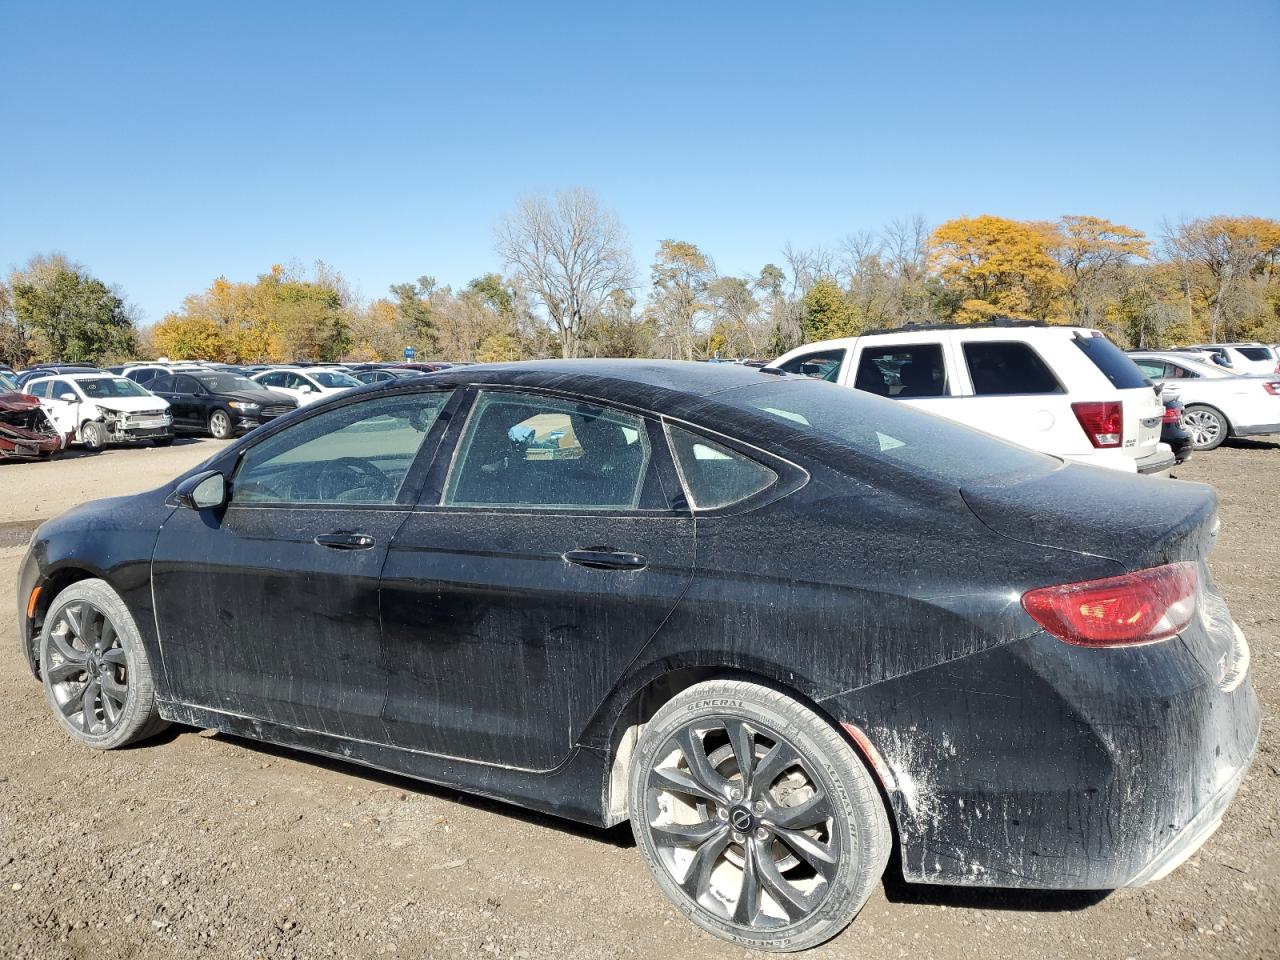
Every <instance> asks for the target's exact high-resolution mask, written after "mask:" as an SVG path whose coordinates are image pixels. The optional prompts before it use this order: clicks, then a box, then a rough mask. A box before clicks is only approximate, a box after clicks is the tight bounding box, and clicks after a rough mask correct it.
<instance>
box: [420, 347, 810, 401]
mask: <svg viewBox="0 0 1280 960" xmlns="http://www.w3.org/2000/svg"><path fill="white" fill-rule="evenodd" d="M792 376H795V375H793V374H783V373H778V372H776V371H774V372H764V371H763V370H762V369H761V368H758V367H743V366H739V365H732V364H708V363H696V362H693V361H689V360H615V359H579V360H521V361H516V362H512V363H492V364H490V363H481V364H473V365H469V366H466V367H449V368H446V369H444V370H438V371H436V372H435V373H432V374H430V375H429V376H424V377H422V379H421V381H418V380H412V381H408V382H410V383H414V384H415V385H418V384H420V385H422V386H424V387H427V386H430V385H433V384H445V385H451V386H461V385H466V384H477V385H485V384H492V385H504V386H517V387H531V388H541V389H551V390H554V389H562V390H565V391H566V392H569V393H581V394H584V395H594V396H599V397H602V398H605V399H609V400H614V401H617V402H620V403H626V404H630V405H632V406H637V407H644V408H647V409H660V408H662V407H664V406H666V403H667V401H669V400H672V399H675V398H678V397H687V396H700V397H710V396H713V395H714V394H716V393H720V392H722V391H725V390H731V389H733V388H735V387H742V386H750V385H752V384H757V383H769V382H770V381H773V380H778V379H781V378H787V377H792ZM401 382H402V383H403V382H405V381H401Z"/></svg>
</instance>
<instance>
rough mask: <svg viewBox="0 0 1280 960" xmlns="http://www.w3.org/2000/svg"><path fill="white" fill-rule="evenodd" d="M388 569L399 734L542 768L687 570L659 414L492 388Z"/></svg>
mask: <svg viewBox="0 0 1280 960" xmlns="http://www.w3.org/2000/svg"><path fill="white" fill-rule="evenodd" d="M456 436H457V438H458V439H457V443H456V452H455V453H454V454H453V456H452V461H453V462H452V468H451V470H450V471H449V472H448V475H447V476H446V475H445V469H446V468H448V466H449V464H448V463H447V458H446V457H444V456H443V455H442V456H441V457H439V458H438V459H437V469H436V471H434V475H433V477H432V478H431V479H429V481H428V483H427V489H426V491H425V493H424V495H423V502H422V503H421V505H420V506H419V507H418V508H417V509H416V510H414V512H413V513H412V515H411V516H410V517H409V518H408V520H407V521H406V522H405V524H404V526H403V527H402V528H401V529H400V532H399V533H398V534H397V536H396V538H395V540H394V541H393V543H392V545H391V550H390V552H389V554H388V556H387V565H386V571H385V572H384V574H383V578H382V620H383V643H384V655H385V657H386V662H387V663H388V664H389V665H390V668H391V674H390V678H389V679H390V687H389V689H390V696H389V697H388V701H387V706H386V712H385V714H384V720H385V722H386V732H387V736H388V737H389V738H390V739H391V740H393V741H394V742H395V743H396V744H397V745H399V746H403V747H408V748H411V749H415V750H421V751H426V752H429V753H434V754H441V755H446V756H451V757H458V758H462V759H466V760H469V761H477V762H483V763H490V764H501V765H504V766H508V767H520V768H525V769H534V770H545V769H549V768H552V767H554V766H556V765H557V764H558V763H559V762H560V761H561V760H563V759H564V758H565V757H566V755H567V754H568V753H569V751H570V749H571V747H572V745H573V743H574V742H575V738H576V735H577V733H578V732H579V731H581V730H582V729H583V727H584V726H585V725H586V724H587V722H588V721H589V720H590V718H591V716H592V715H593V714H594V713H595V711H596V710H597V708H598V707H599V706H600V705H601V703H602V702H603V701H604V699H605V697H606V695H607V694H608V693H609V692H610V691H611V690H612V689H613V688H614V686H615V685H616V684H617V683H618V681H619V680H620V679H621V677H622V676H623V674H624V672H625V670H626V667H627V665H628V664H629V663H630V662H631V661H632V660H633V659H634V658H635V657H636V655H637V654H638V653H639V652H640V650H641V649H642V648H643V647H644V645H645V643H646V642H647V641H648V640H649V638H650V637H652V636H653V634H654V633H655V632H656V631H657V630H658V628H659V627H660V626H661V624H662V622H663V620H664V619H665V618H666V617H667V615H668V614H669V613H670V612H671V610H672V609H673V608H674V607H675V605H676V604H677V602H678V601H679V599H680V597H681V595H682V594H683V593H684V591H685V589H686V588H687V586H688V584H689V581H690V579H691V577H692V570H693V556H694V552H693V546H694V526H693V519H692V517H691V515H690V513H689V511H688V510H687V509H682V508H681V505H682V501H681V500H680V497H679V494H678V492H677V491H678V489H679V486H678V480H677V479H676V477H675V474H674V469H673V467H672V464H671V461H670V454H669V451H668V449H667V446H666V443H665V439H664V438H663V435H662V432H661V430H660V428H659V425H658V423H657V422H656V421H654V420H651V419H649V418H646V417H643V416H640V415H637V414H635V413H631V412H627V411H623V410H618V409H614V408H611V407H608V406H605V405H601V404H599V403H593V402H587V401H584V400H577V399H574V398H571V397H563V396H551V395H546V394H539V393H530V392H518V391H508V390H501V389H486V390H483V391H481V392H479V393H478V394H477V395H476V399H475V401H474V403H473V405H472V407H471V409H470V412H469V414H468V416H467V418H466V421H465V424H458V425H457V427H456Z"/></svg>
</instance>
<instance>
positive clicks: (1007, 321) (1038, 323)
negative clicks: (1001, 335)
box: [859, 317, 1075, 336]
mask: <svg viewBox="0 0 1280 960" xmlns="http://www.w3.org/2000/svg"><path fill="white" fill-rule="evenodd" d="M1063 326H1075V324H1062V323H1049V322H1048V321H1046V320H1015V319H1014V318H1013V317H993V318H992V319H990V320H979V321H977V322H975V323H907V324H903V325H902V326H901V327H881V328H879V329H877V330H864V331H862V333H861V334H859V336H866V335H867V334H872V333H913V332H915V331H917V330H919V331H922V332H923V331H927V330H981V329H983V328H990V327H1063Z"/></svg>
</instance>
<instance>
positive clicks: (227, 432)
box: [209, 410, 235, 440]
mask: <svg viewBox="0 0 1280 960" xmlns="http://www.w3.org/2000/svg"><path fill="white" fill-rule="evenodd" d="M209 433H210V434H212V435H213V439H215V440H230V439H231V435H232V434H233V433H235V425H234V424H233V423H232V422H231V415H230V414H228V413H227V411H225V410H215V411H213V413H211V414H209Z"/></svg>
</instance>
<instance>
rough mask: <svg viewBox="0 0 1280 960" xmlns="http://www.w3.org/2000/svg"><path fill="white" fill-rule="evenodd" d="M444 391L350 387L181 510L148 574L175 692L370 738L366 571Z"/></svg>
mask: <svg viewBox="0 0 1280 960" xmlns="http://www.w3.org/2000/svg"><path fill="white" fill-rule="evenodd" d="M450 397H451V394H450V393H449V392H448V391H431V392H415V393H402V394H395V395H390V396H387V395H383V396H378V397H370V398H362V399H360V400H358V401H356V402H354V403H349V404H344V405H342V406H339V407H336V408H333V409H330V410H326V411H323V412H322V413H320V414H318V415H316V416H313V417H308V418H306V419H304V420H301V421H299V422H297V423H294V424H292V425H290V426H288V427H287V428H285V429H283V430H280V431H277V432H275V433H272V434H270V435H269V436H265V437H263V438H262V439H261V440H260V441H259V442H257V443H255V444H252V445H250V446H248V447H247V448H245V450H244V451H243V453H242V454H241V455H240V457H239V458H238V463H237V465H236V467H235V469H234V473H233V474H232V476H231V478H230V479H231V482H230V488H231V492H230V500H229V503H228V505H227V506H226V507H225V508H224V509H223V510H221V511H212V510H202V511H195V510H191V509H187V508H179V509H177V510H175V511H174V513H173V514H172V516H171V517H170V518H169V519H168V520H167V521H166V522H165V524H164V527H163V528H162V529H161V531H160V536H159V540H158V541H157V543H156V549H155V554H154V560H153V564H152V583H153V589H154V592H155V601H156V620H157V624H158V627H159V632H160V644H161V655H162V659H163V665H164V671H165V675H166V677H167V680H168V682H169V685H170V688H171V691H172V696H174V697H175V699H177V700H179V701H180V702H184V703H188V704H192V705H195V706H200V707H206V708H210V709H214V710H219V711H223V712H226V713H233V714H240V715H243V716H249V717H255V718H260V719H264V720H270V721H273V722H277V723H282V724H287V725H289V726H293V727H303V728H307V729H310V730H316V731H320V732H324V733H330V734H335V735H339V736H347V737H356V738H360V739H382V733H381V720H380V714H381V711H382V707H383V704H384V701H385V699H386V692H387V691H386V677H387V669H386V667H385V665H384V663H383V662H382V660H381V657H380V653H379V650H380V640H381V638H380V630H379V618H378V577H379V575H380V574H381V572H382V566H383V561H384V559H385V557H386V554H387V547H388V544H389V543H390V542H391V540H392V538H393V537H394V535H395V533H396V530H397V529H398V528H399V526H400V525H401V523H403V522H404V519H405V517H406V516H407V515H408V513H409V511H410V509H411V507H412V506H413V504H414V503H415V502H416V499H417V496H418V493H419V491H420V489H421V485H422V478H423V476H424V474H425V471H426V467H427V464H428V462H429V459H430V456H431V454H432V452H433V451H434V449H435V447H436V446H437V445H438V443H439V440H440V436H441V434H442V432H443V427H444V424H443V423H441V422H438V418H439V416H440V414H441V411H442V410H444V408H445V407H446V405H447V403H448V402H449V400H450Z"/></svg>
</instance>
